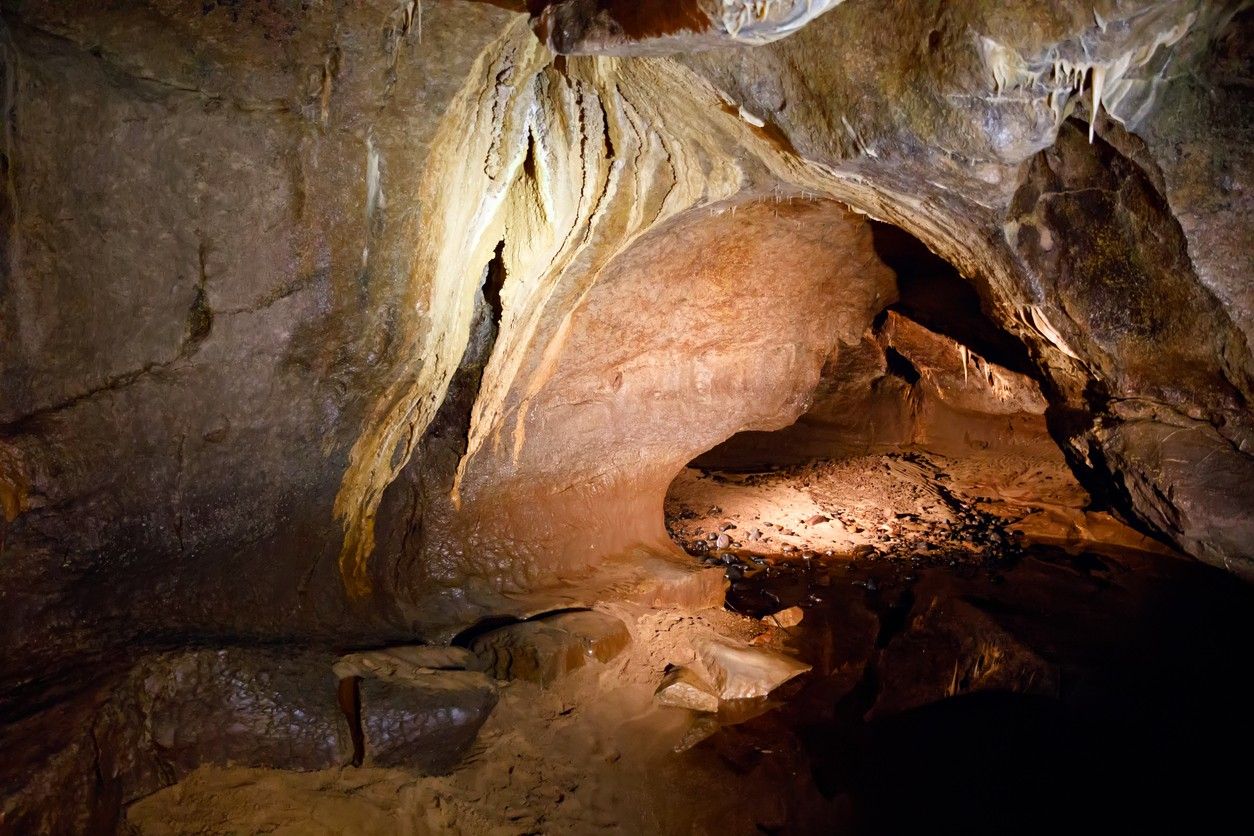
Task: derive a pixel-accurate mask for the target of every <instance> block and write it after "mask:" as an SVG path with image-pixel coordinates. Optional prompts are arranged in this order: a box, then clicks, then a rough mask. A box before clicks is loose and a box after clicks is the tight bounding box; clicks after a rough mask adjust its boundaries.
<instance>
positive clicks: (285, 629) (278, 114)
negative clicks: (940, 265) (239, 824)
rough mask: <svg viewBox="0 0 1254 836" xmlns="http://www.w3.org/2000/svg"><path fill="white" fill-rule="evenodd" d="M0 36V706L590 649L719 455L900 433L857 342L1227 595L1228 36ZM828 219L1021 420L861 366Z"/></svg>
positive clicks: (863, 332)
mask: <svg viewBox="0 0 1254 836" xmlns="http://www.w3.org/2000/svg"><path fill="white" fill-rule="evenodd" d="M0 10H2V14H3V21H2V22H0V110H2V111H3V119H4V121H3V132H2V133H0V174H3V189H2V190H0V248H2V258H0V708H3V709H4V710H6V711H12V712H15V713H20V714H22V715H23V716H25V715H26V714H27V713H29V712H33V711H36V710H38V709H40V708H42V707H43V705H42V703H41V700H42V699H43V697H42V696H41V694H45V693H58V694H69V693H74V692H76V691H79V690H81V689H82V687H84V683H86V682H87V681H89V680H91V679H92V678H93V677H94V676H95V674H94V673H93V670H94V666H95V665H96V664H97V663H99V662H101V661H102V660H107V659H114V660H115V661H116V660H117V659H122V662H126V661H127V660H129V659H130V658H131V657H130V656H128V654H131V653H134V654H136V655H138V654H139V653H141V652H142V651H143V650H144V649H145V648H147V647H149V646H150V645H152V644H155V643H158V642H167V643H168V642H169V641H170V640H172V638H171V637H174V638H175V639H177V637H181V636H197V637H218V638H222V639H223V640H229V639H232V638H237V637H240V636H248V637H250V638H252V639H256V638H261V639H291V638H293V637H299V638H301V639H302V640H308V641H321V642H324V643H327V644H331V643H335V644H337V645H338V646H378V645H383V644H397V643H406V644H412V643H414V642H416V641H419V640H426V641H431V640H436V639H448V638H450V637H451V636H452V635H454V634H456V633H457V632H458V631H460V630H462V629H464V628H466V627H467V626H469V625H471V624H474V623H476V622H477V621H478V620H479V619H481V618H482V617H484V615H485V614H487V613H492V612H508V613H509V614H510V615H512V616H516V617H520V618H522V617H526V616H527V615H530V614H534V613H535V612H541V611H545V610H551V609H555V608H558V607H573V606H579V607H590V606H592V605H593V604H595V603H596V602H597V600H598V599H599V596H603V594H604V595H609V594H613V591H612V590H613V588H616V587H615V583H614V582H611V581H608V580H606V578H607V577H608V574H607V573H608V572H609V570H610V568H612V567H617V568H621V567H624V566H634V567H635V568H636V569H638V570H640V571H645V570H644V569H642V568H641V567H645V566H665V565H667V563H666V561H667V560H672V559H674V558H675V557H676V554H677V553H676V550H675V547H674V546H673V544H671V542H670V541H669V539H668V538H667V536H666V532H665V528H664V525H663V520H662V502H663V497H664V495H665V492H666V488H667V486H668V485H669V484H670V482H671V480H672V479H673V478H674V477H675V474H676V473H677V472H679V470H680V469H681V468H683V466H684V465H685V464H687V463H688V462H689V461H691V460H692V459H693V458H694V457H696V456H698V455H699V454H701V453H703V452H704V451H707V450H710V449H711V448H714V447H716V445H718V444H719V443H720V442H723V441H725V440H726V439H728V438H730V437H731V436H733V435H734V434H736V433H739V432H741V431H745V430H776V429H779V428H781V427H784V426H786V425H788V424H790V423H791V422H793V421H795V420H796V419H797V418H798V417H799V416H802V415H803V414H805V415H808V416H811V417H815V420H824V421H827V422H828V426H829V427H835V428H837V430H838V431H839V432H840V434H842V437H843V438H844V439H845V441H846V442H848V444H849V445H850V446H851V447H857V446H866V445H873V444H875V443H879V442H884V443H898V442H899V441H900V440H901V438H902V437H904V436H908V435H909V434H910V433H911V432H914V431H915V430H916V429H917V427H912V426H911V425H909V423H908V422H906V421H904V420H903V419H901V415H902V413H901V412H900V410H899V409H898V406H899V405H900V403H901V402H902V399H903V398H904V397H905V388H904V387H899V388H898V389H896V390H893V391H875V392H872V390H871V386H872V385H873V383H874V381H877V380H881V379H883V378H884V376H885V375H884V370H885V368H886V364H887V363H888V362H889V361H888V359H887V358H889V357H890V355H889V352H888V349H889V348H892V350H893V351H895V352H897V353H899V354H902V355H903V356H906V355H909V356H910V357H912V358H913V360H912V362H913V363H914V368H915V371H916V372H917V373H918V374H919V375H920V379H921V380H922V383H921V384H920V385H921V387H923V388H926V387H929V386H930V387H932V390H928V391H929V392H931V394H932V395H935V397H932V399H931V400H930V401H929V403H930V404H931V405H932V407H934V408H935V409H936V410H938V411H937V413H936V414H943V415H951V414H955V413H956V412H960V411H962V410H971V409H977V408H978V410H979V411H987V409H986V408H987V407H988V406H989V404H990V403H991V401H990V400H989V399H990V397H991V393H992V394H996V395H997V396H998V397H1001V396H1004V395H1006V394H1007V392H1009V393H1010V395H1009V398H1010V401H1008V403H1009V402H1013V411H1014V412H1015V414H1016V415H1017V414H1025V415H1028V414H1030V415H1031V416H1033V418H1032V419H1031V420H1032V421H1035V422H1037V423H1040V422H1041V421H1044V423H1045V424H1046V425H1047V427H1048V430H1049V433H1050V434H1051V435H1052V437H1053V439H1054V440H1055V441H1056V442H1057V443H1058V445H1059V447H1061V449H1062V451H1063V453H1064V454H1065V455H1066V457H1067V461H1068V464H1069V465H1070V466H1071V468H1072V469H1073V470H1074V471H1075V473H1076V475H1077V476H1078V477H1079V478H1080V480H1081V482H1082V483H1083V485H1084V487H1085V489H1087V491H1088V492H1089V493H1090V494H1091V495H1092V496H1093V497H1094V500H1095V502H1096V503H1097V504H1098V505H1099V506H1100V507H1103V508H1109V509H1111V510H1113V511H1114V512H1116V513H1117V514H1119V515H1120V516H1121V517H1123V518H1124V519H1126V520H1128V521H1130V522H1132V523H1134V524H1135V525H1137V526H1138V527H1139V528H1140V529H1142V530H1143V531H1145V532H1148V533H1150V534H1152V535H1153V536H1155V537H1158V538H1161V539H1164V540H1167V541H1169V542H1171V543H1172V544H1173V545H1175V546H1176V547H1178V548H1180V549H1182V550H1184V551H1186V552H1188V553H1189V554H1191V555H1192V556H1193V557H1195V558H1198V559H1201V560H1204V561H1206V562H1208V563H1212V564H1215V565H1218V566H1222V567H1224V568H1226V569H1228V570H1229V571H1232V572H1235V573H1238V574H1240V575H1242V576H1245V577H1250V576H1254V553H1252V552H1251V548H1252V546H1251V544H1254V514H1252V513H1251V508H1252V507H1254V496H1252V494H1251V490H1254V489H1252V488H1251V487H1250V486H1251V485H1254V459H1252V458H1251V453H1250V450H1251V443H1254V435H1252V434H1254V417H1252V415H1251V410H1250V406H1249V405H1250V403H1251V398H1254V360H1252V359H1251V350H1250V338H1251V335H1252V334H1254V331H1252V327H1254V313H1252V311H1254V301H1252V293H1251V281H1252V279H1251V276H1254V269H1252V268H1254V264H1252V263H1251V257H1250V248H1249V246H1248V242H1249V241H1250V240H1251V238H1252V237H1254V236H1251V229H1250V223H1251V221H1250V218H1251V217H1254V213H1252V212H1251V211H1249V209H1250V206H1249V203H1250V198H1249V182H1250V172H1251V152H1250V148H1251V147H1254V143H1252V142H1251V140H1252V139H1254V137H1252V136H1251V130H1252V128H1251V125H1254V120H1251V119H1250V118H1249V114H1250V107H1251V102H1250V90H1251V86H1250V84H1249V80H1250V67H1249V61H1248V57H1247V56H1248V43H1249V39H1250V37H1251V22H1252V20H1254V16H1252V15H1251V12H1250V11H1249V10H1248V9H1245V8H1244V4H1242V3H1239V2H1202V0H1189V2H1162V1H1161V0H1158V1H1156V0H1102V2H1098V3H1079V2H1053V1H1052V0H1051V1H1050V2H1046V0H1016V2H991V0H990V2H984V1H983V0H977V2H969V3H962V4H952V3H949V4H947V3H940V2H922V3H911V4H897V5H896V6H894V7H893V9H892V13H891V14H886V12H885V6H884V4H882V3H877V2H873V0H845V2H839V3H838V2H819V1H818V0H815V2H805V3H801V2H788V0H778V1H777V2H747V1H746V2H741V0H735V2H732V0H718V1H717V2H716V0H691V2H683V3H662V2H647V3H627V2H617V0H610V2H597V3H591V2H583V0H563V1H562V2H531V3H511V2H500V3H481V2H469V0H465V1H463V0H457V2H444V3H434V4H432V3H421V2H392V0H368V1H367V2H362V3H356V4H352V5H351V7H348V8H344V9H331V8H329V7H322V6H315V7H311V8H308V9H305V8H303V7H301V8H298V7H297V6H291V7H290V8H289V7H288V6H285V5H283V4H274V3H267V2H261V0H257V2H242V3H131V4H100V3H95V2H22V3H19V2H9V1H8V0H4V1H3V2H0ZM866 215H869V216H871V217H873V218H875V219H877V221H882V222H884V223H885V224H888V225H891V226H893V227H898V228H900V229H901V230H904V231H905V232H907V233H909V234H910V235H911V236H914V237H915V238H917V239H918V240H919V241H921V242H922V243H923V244H924V245H926V247H927V248H928V249H930V250H931V251H932V252H934V253H935V254H936V255H938V256H939V257H941V258H942V259H944V260H945V261H947V262H949V263H950V264H951V265H952V266H953V267H954V268H956V270H957V271H958V273H960V274H961V276H962V277H963V278H964V280H965V282H966V284H965V285H964V287H966V288H968V290H969V291H970V292H971V293H973V294H974V295H975V296H976V297H977V298H978V302H979V307H980V308H982V309H983V311H984V313H985V314H986V315H987V316H988V317H989V318H990V319H991V320H992V321H993V322H995V323H996V324H997V325H998V326H999V327H1000V328H1001V329H1002V330H1003V331H1004V332H1005V333H1006V334H1008V335H1009V337H1010V338H1011V339H1012V340H1013V341H1014V342H1015V345H1016V346H1017V347H1018V349H1017V350H1018V351H1019V352H1020V354H1021V359H1022V365H1021V366H1016V368H1014V369H1013V370H1012V371H1013V373H1014V374H1015V375H1029V374H1030V376H1031V377H1032V378H1034V379H1035V380H1038V381H1039V382H1040V394H1039V395H1037V394H1035V390H1031V391H1029V390H1026V389H1025V390H1023V391H1020V390H1019V389H1017V388H1015V385H1012V384H1011V383H1009V382H1006V381H1011V380H1012V378H1011V377H1010V376H1004V377H1005V380H1004V381H1003V383H997V384H996V385H995V382H990V383H988V385H987V386H984V385H981V386H980V387H975V388H971V387H970V386H969V382H970V381H969V378H966V377H964V380H963V381H962V384H961V385H960V384H959V381H958V380H957V378H956V376H955V375H954V374H953V373H952V371H945V372H944V373H943V374H942V372H941V371H938V370H941V369H946V370H952V368H954V367H953V366H952V365H946V364H939V363H938V364H934V365H932V366H929V365H928V357H929V356H930V353H931V352H935V351H949V350H950V348H949V347H948V344H947V343H944V342H943V340H942V341H941V342H939V343H935V344H933V342H929V340H930V337H929V336H928V335H926V334H920V333H915V332H914V331H913V330H912V328H911V325H910V323H909V321H908V318H907V319H906V320H902V321H895V322H893V323H892V324H891V325H890V326H889V327H887V328H882V329H881V330H880V331H879V332H878V336H876V334H875V333H872V332H871V331H869V330H868V329H869V327H870V326H871V325H872V323H873V322H875V321H876V318H877V316H878V315H879V314H881V312H882V311H884V309H885V308H887V307H888V306H889V305H890V304H892V303H893V302H894V300H895V298H896V296H897V295H898V290H899V288H898V287H897V284H896V281H895V278H894V271H893V269H892V268H891V265H890V264H889V263H888V262H889V261H890V260H891V253H890V252H887V251H885V250H884V248H883V247H877V245H876V239H875V235H876V233H875V231H874V227H873V226H872V225H871V222H870V221H868V220H867V219H866V217H865V216H866ZM890 249H891V248H890ZM894 346H896V347H894ZM990 356H991V355H990ZM993 366H997V364H996V363H993V364H992V365H988V364H986V365H985V366H984V367H983V372H982V373H983V374H984V377H983V378H982V379H984V380H989V381H992V380H993V378H990V377H989V376H988V375H989V374H991V373H992V372H997V370H996V369H993ZM964 368H965V367H964ZM998 368H1001V367H1000V366H998ZM990 370H991V371H990ZM997 373H998V374H1000V372H997ZM1015 379H1017V378H1015ZM998 380H1000V378H998ZM1003 384H1004V385H1003ZM885 385H889V384H885ZM892 385H897V384H892ZM842 387H843V388H842ZM1011 390H1013V391H1011ZM833 393H839V397H837V396H836V395H833ZM942 395H943V397H942ZM829 396H831V397H829ZM855 396H856V397H855ZM881 396H882V397H881ZM929 397H930V395H929ZM946 398H948V400H946ZM825 399H826V400H825ZM825 403H827V404H831V403H842V404H856V405H857V406H856V408H855V409H852V410H846V412H849V413H856V416H854V417H857V418H859V419H861V418H866V417H867V416H870V418H867V420H853V418H852V417H851V416H850V415H849V414H837V413H836V412H834V411H829V413H827V414H826V415H825V414H824V412H823V408H824V404H825ZM999 408H1000V407H999ZM1006 409H1008V410H1009V409H1010V407H1006ZM944 410H951V411H949V412H946V411H944ZM1042 414H1043V416H1044V417H1043V418H1042V417H1041V416H1042ZM1025 420H1026V419H1025ZM931 426H939V423H934V424H933V425H931ZM598 573H600V577H601V585H600V586H598V585H597V578H598ZM719 584H721V581H719ZM606 589H609V590H610V592H605V590H606ZM720 589H721V586H719V585H717V584H716V585H714V586H710V587H709V590H707V591H711V590H712V592H713V593H714V594H715V595H717V593H718V592H719V590H720ZM535 596H538V597H535ZM546 596H547V597H546ZM698 597H702V600H704V599H705V598H708V597H709V596H708V595H706V596H698ZM123 657H125V658H123ZM122 662H119V664H122Z"/></svg>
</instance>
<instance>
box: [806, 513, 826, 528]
mask: <svg viewBox="0 0 1254 836" xmlns="http://www.w3.org/2000/svg"><path fill="white" fill-rule="evenodd" d="M830 521H831V518H830V517H826V516H824V515H823V514H815V515H814V516H813V517H810V519H808V520H806V522H805V524H806V525H819V524H820V523H825V522H830Z"/></svg>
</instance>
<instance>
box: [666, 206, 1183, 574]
mask: <svg viewBox="0 0 1254 836" xmlns="http://www.w3.org/2000/svg"><path fill="white" fill-rule="evenodd" d="M870 230H871V240H872V243H873V256H874V258H875V260H876V262H878V263H881V264H883V265H884V266H886V267H887V268H889V269H890V270H891V272H892V274H893V277H894V287H895V292H894V296H893V300H892V301H891V304H887V305H886V306H885V307H884V308H883V309H882V310H879V311H877V312H876V313H875V315H874V318H873V319H872V321H871V323H870V324H869V326H868V327H867V328H866V330H865V331H864V332H862V333H861V334H860V335H859V339H858V340H857V341H855V342H852V343H847V344H838V345H835V346H833V350H832V354H831V356H830V357H829V358H828V360H827V361H826V362H825V364H824V366H823V369H822V373H821V376H820V378H819V381H818V384H817V385H816V386H815V388H814V390H813V393H812V395H811V396H810V399H809V401H808V406H807V408H806V409H805V411H804V412H803V413H802V414H801V415H800V417H799V418H798V419H797V420H796V422H795V423H792V424H790V425H788V426H786V427H784V428H782V429H777V430H774V431H760V430H748V431H743V432H739V433H736V434H735V435H733V436H731V437H730V438H728V439H726V440H725V441H723V442H721V443H720V444H718V445H716V446H715V447H713V448H712V449H710V450H708V451H705V452H703V453H702V454H701V455H699V456H697V457H696V458H694V459H693V461H692V462H691V464H690V466H689V467H688V468H686V469H685V470H684V472H683V473H682V474H681V475H680V476H679V478H678V479H677V480H676V482H675V483H674V484H673V485H672V486H671V489H670V492H669V493H668V518H669V519H668V522H669V524H670V526H671V530H672V533H673V534H674V535H675V536H676V537H677V539H678V540H679V542H681V543H682V544H684V545H686V546H687V547H688V548H689V549H690V550H691V549H695V550H697V551H698V553H701V552H707V551H709V550H710V547H711V546H712V545H713V543H715V542H717V541H718V534H719V533H721V531H720V529H723V528H726V529H727V531H728V532H730V533H729V534H727V540H730V541H732V542H734V543H736V545H737V546H740V547H743V548H746V549H750V550H758V551H767V552H769V551H778V550H780V549H786V550H787V551H789V552H791V551H798V552H805V551H809V552H812V553H825V554H827V555H831V554H840V555H845V556H848V555H851V554H861V555H869V554H881V555H888V554H896V555H897V556H911V557H915V558H916V559H917V557H918V556H920V555H928V554H929V552H937V553H939V552H946V553H950V554H952V553H963V552H964V551H965V552H966V553H967V554H968V556H976V555H977V554H980V553H982V552H983V551H984V550H985V549H986V547H992V548H994V550H995V551H998V553H999V554H1000V553H1001V552H1004V551H1006V549H1008V548H1012V547H1014V546H1017V545H1022V544H1024V543H1027V542H1048V543H1053V544H1057V545H1064V546H1067V547H1069V548H1072V549H1075V548H1080V547H1101V546H1102V545H1103V544H1104V545H1106V546H1120V545H1122V546H1131V547H1136V548H1148V549H1150V550H1151V551H1159V550H1161V547H1159V546H1158V545H1157V544H1156V543H1154V541H1152V540H1150V539H1148V538H1146V537H1144V536H1142V535H1140V534H1138V533H1137V532H1135V531H1133V530H1132V529H1130V528H1128V527H1126V526H1124V525H1123V524H1121V523H1120V522H1119V521H1117V520H1116V519H1115V518H1113V517H1112V516H1110V515H1109V514H1107V513H1104V512H1102V511H1100V510H1097V509H1093V508H1091V507H1090V506H1091V505H1092V502H1091V499H1090V497H1089V496H1088V494H1087V493H1086V492H1085V490H1084V489H1083V488H1082V487H1081V486H1080V484H1079V483H1078V482H1077V480H1076V478H1075V476H1074V475H1073V474H1072V472H1071V470H1070V468H1069V467H1068V465H1067V463H1066V461H1065V459H1064V457H1063V454H1062V451H1061V450H1060V449H1059V447H1058V445H1057V443H1056V442H1055V441H1054V439H1053V438H1052V437H1051V435H1050V431H1049V427H1048V422H1047V417H1046V412H1047V408H1048V404H1047V401H1046V399H1045V397H1044V395H1043V394H1042V391H1041V384H1040V382H1039V380H1040V378H1039V374H1038V372H1037V369H1036V367H1035V366H1034V364H1033V361H1032V358H1031V357H1030V356H1029V354H1028V351H1027V349H1026V348H1025V347H1024V345H1023V344H1022V343H1021V342H1020V341H1019V340H1018V339H1017V338H1015V337H1014V336H1012V335H1010V334H1009V333H1007V332H1006V331H1005V330H1004V329H1002V328H1000V327H999V326H997V325H996V324H995V323H994V322H993V321H992V319H991V318H990V317H989V316H988V315H987V314H986V313H985V312H984V307H985V305H983V304H982V303H981V299H980V295H979V292H978V291H977V288H976V285H975V284H974V283H973V282H971V281H968V280H967V279H964V278H963V277H962V276H960V275H959V274H958V272H957V271H956V270H955V269H954V268H953V267H952V266H951V265H949V264H948V263H946V262H945V261H944V260H943V259H940V258H939V257H937V256H935V255H934V254H932V253H931V252H929V251H928V249H927V248H926V247H925V246H924V245H923V244H922V243H921V242H919V241H918V240H917V239H915V238H913V237H912V236H910V235H909V234H908V233H906V232H904V231H902V230H901V229H899V228H897V227H893V226H890V225H887V224H883V223H878V222H870ZM854 280H857V275H856V274H854V275H852V276H850V277H848V279H847V281H854ZM812 303H813V304H812V308H811V315H812V316H814V317H816V318H817V317H821V316H822V315H823V311H824V300H823V299H821V298H818V299H813V300H812ZM715 507H716V508H718V509H719V510H718V512H717V513H711V508H715ZM981 523H982V524H983V527H984V528H983V529H982V528H981ZM729 524H731V526H732V527H728V526H729ZM990 526H991V527H992V529H995V530H988V529H989V527H990ZM711 538H712V539H711ZM990 538H991V541H990Z"/></svg>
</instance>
